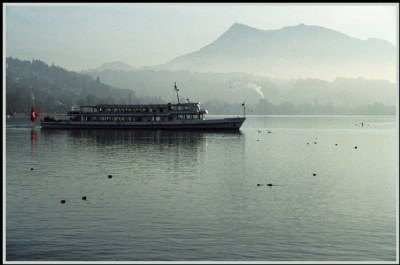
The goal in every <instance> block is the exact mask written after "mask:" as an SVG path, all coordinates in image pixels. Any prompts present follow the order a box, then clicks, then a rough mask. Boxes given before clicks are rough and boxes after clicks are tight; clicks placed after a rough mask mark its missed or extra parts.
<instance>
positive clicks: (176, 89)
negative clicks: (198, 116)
mask: <svg viewBox="0 0 400 265" xmlns="http://www.w3.org/2000/svg"><path fill="white" fill-rule="evenodd" d="M175 91H176V98H177V99H178V104H181V101H180V100H179V93H178V92H179V89H178V88H177V87H176V82H175Z"/></svg>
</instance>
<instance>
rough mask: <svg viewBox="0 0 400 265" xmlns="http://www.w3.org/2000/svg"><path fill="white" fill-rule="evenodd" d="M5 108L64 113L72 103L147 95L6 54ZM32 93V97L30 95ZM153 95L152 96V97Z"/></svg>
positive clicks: (137, 100)
mask: <svg viewBox="0 0 400 265" xmlns="http://www.w3.org/2000/svg"><path fill="white" fill-rule="evenodd" d="M5 94H6V112H7V113H8V114H12V113H29V111H30V107H31V106H32V105H34V106H35V107H36V109H37V111H38V112H39V113H43V112H52V113H54V112H56V113H66V112H67V111H69V110H70V109H71V107H72V106H76V105H78V106H79V105H91V104H100V103H103V104H113V103H115V104H116V103H119V104H134V103H140V102H143V101H148V100H149V99H147V98H146V99H144V98H141V97H138V96H136V93H135V91H133V90H129V89H122V88H115V87H111V86H109V85H106V84H104V83H102V82H101V81H100V79H99V78H98V77H95V78H92V77H91V76H89V75H85V74H80V73H75V72H72V71H68V70H66V69H63V68H61V67H59V66H55V65H51V66H49V65H48V64H46V63H44V62H42V61H40V60H32V61H22V60H19V59H15V58H11V57H8V58H6V93H5ZM32 97H33V99H32ZM153 98H155V97H153Z"/></svg>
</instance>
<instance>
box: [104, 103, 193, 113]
mask: <svg viewBox="0 0 400 265" xmlns="http://www.w3.org/2000/svg"><path fill="white" fill-rule="evenodd" d="M196 109H197V110H199V109H200V108H199V107H198V106H197V108H196ZM165 110H166V108H155V107H154V108H151V107H149V108H129V107H126V108H111V107H110V108H99V109H98V111H99V112H114V113H135V112H145V113H153V112H159V113H163V112H165ZM168 110H193V107H191V106H172V105H171V106H168Z"/></svg>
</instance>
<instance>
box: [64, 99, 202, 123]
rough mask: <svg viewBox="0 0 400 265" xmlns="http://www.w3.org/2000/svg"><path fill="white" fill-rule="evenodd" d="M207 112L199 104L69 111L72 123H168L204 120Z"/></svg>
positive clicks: (131, 106) (109, 106) (149, 105)
mask: <svg viewBox="0 0 400 265" xmlns="http://www.w3.org/2000/svg"><path fill="white" fill-rule="evenodd" d="M207 113H208V112H207V110H205V109H200V103H192V102H189V103H179V104H171V103H168V104H148V105H95V106H80V109H79V111H69V112H68V115H69V116H70V120H72V121H88V122H90V121H97V122H99V121H100V122H168V121H177V120H204V119H205V114H207Z"/></svg>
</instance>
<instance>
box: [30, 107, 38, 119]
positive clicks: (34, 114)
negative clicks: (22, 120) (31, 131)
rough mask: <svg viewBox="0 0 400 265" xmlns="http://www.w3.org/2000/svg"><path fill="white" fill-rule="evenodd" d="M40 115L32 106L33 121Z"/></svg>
mask: <svg viewBox="0 0 400 265" xmlns="http://www.w3.org/2000/svg"><path fill="white" fill-rule="evenodd" d="M38 116H39V114H38V113H37V112H36V111H35V109H34V108H33V107H32V109H31V121H32V122H34V121H35V120H36V119H37V117H38Z"/></svg>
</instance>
